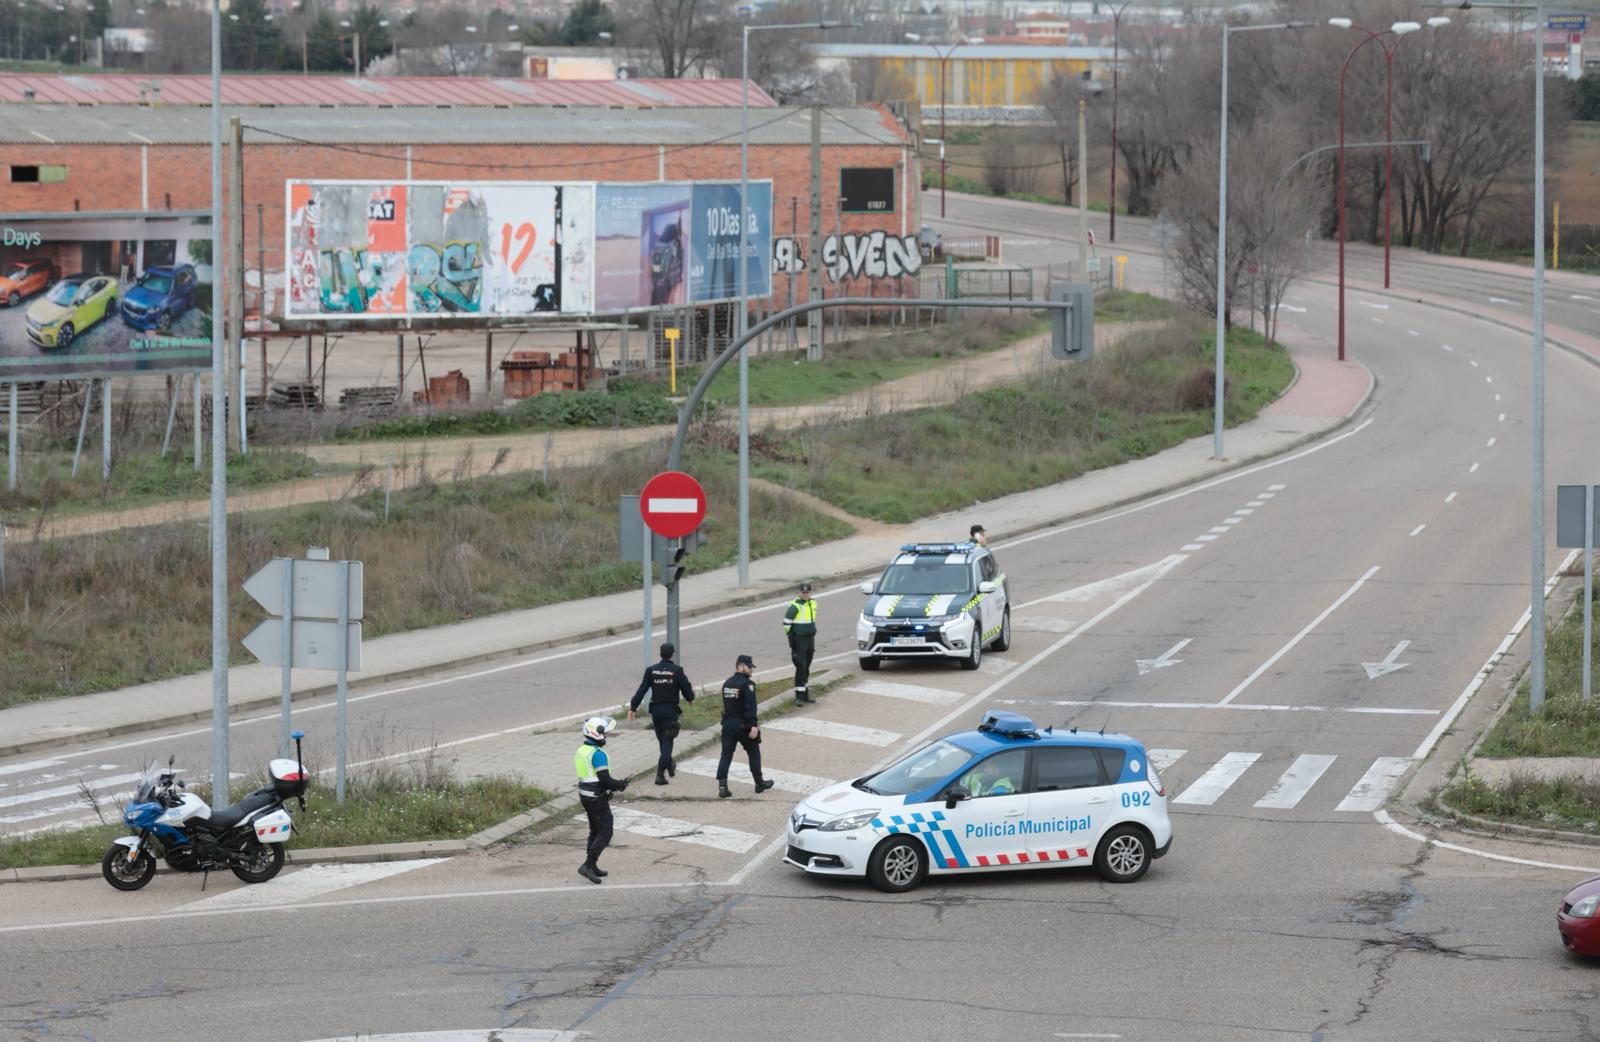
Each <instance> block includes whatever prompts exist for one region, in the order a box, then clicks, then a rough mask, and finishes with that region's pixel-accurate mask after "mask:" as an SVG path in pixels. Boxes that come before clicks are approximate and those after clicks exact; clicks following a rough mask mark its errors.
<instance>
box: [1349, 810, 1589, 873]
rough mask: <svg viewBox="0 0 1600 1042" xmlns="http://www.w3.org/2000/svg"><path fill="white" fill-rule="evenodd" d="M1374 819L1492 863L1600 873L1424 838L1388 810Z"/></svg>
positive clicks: (1585, 867) (1391, 828) (1398, 831)
mask: <svg viewBox="0 0 1600 1042" xmlns="http://www.w3.org/2000/svg"><path fill="white" fill-rule="evenodd" d="M1372 817H1373V819H1374V820H1376V821H1377V823H1378V824H1380V825H1382V826H1383V827H1384V828H1386V829H1388V830H1389V831H1390V832H1393V833H1394V834H1395V835H1397V836H1404V837H1406V838H1407V839H1412V840H1416V841H1417V842H1418V843H1428V844H1431V845H1433V846H1436V847H1439V848H1441V849H1443V850H1453V851H1455V852H1456V853H1458V854H1470V855H1471V856H1473V857H1481V858H1487V859H1488V860H1490V861H1504V862H1506V863H1508V864H1512V865H1526V866H1528V867H1529V868H1553V869H1556V870H1558V871H1561V872H1582V873H1583V874H1584V875H1590V876H1592V875H1595V874H1597V873H1600V868H1596V867H1594V866H1592V865H1563V864H1559V863H1557V862H1555V861H1535V860H1533V859H1532V858H1525V857H1512V856H1511V855H1510V854H1496V853H1494V852H1492V851H1488V850H1474V849H1473V848H1472V847H1464V846H1461V845H1460V844H1459V843H1446V842H1445V841H1444V840H1442V839H1435V838H1434V837H1432V836H1424V835H1423V834H1422V833H1420V832H1413V831H1412V830H1411V829H1408V828H1406V827H1405V826H1404V825H1402V824H1400V823H1399V822H1398V821H1395V820H1394V819H1393V818H1391V817H1390V816H1389V812H1388V811H1386V810H1375V811H1373V812H1372Z"/></svg>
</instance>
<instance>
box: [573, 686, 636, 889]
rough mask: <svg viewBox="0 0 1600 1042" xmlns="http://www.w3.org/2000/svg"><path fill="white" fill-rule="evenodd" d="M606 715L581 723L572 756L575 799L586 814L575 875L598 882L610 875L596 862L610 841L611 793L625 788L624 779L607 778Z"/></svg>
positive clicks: (609, 722)
mask: <svg viewBox="0 0 1600 1042" xmlns="http://www.w3.org/2000/svg"><path fill="white" fill-rule="evenodd" d="M616 727H617V722H616V721H615V720H613V719H612V718H611V717H609V716H591V717H590V718H589V719H587V720H585V721H584V722H583V744H582V745H580V746H578V752H577V754H576V755H575V756H574V757H573V765H574V766H576V767H577V769H578V802H580V803H582V804H583V812H584V813H585V814H587V815H588V816H589V845H588V848H587V856H586V857H585V858H584V861H583V865H582V866H580V867H579V869H578V875H580V876H582V877H583V878H585V879H587V880H588V881H589V882H591V883H598V882H600V880H602V879H604V878H605V877H606V876H607V875H610V873H609V872H607V871H606V870H605V869H603V868H601V867H600V865H599V861H600V855H601V853H602V852H604V851H605V849H606V847H607V846H608V845H610V843H611V794H612V793H613V792H621V791H622V790H623V789H626V788H627V787H628V779H626V778H624V779H622V780H621V781H618V780H617V779H615V778H613V777H611V761H610V760H609V759H608V758H607V757H606V751H605V748H604V746H605V744H606V735H608V734H610V733H611V732H612V731H614V730H616Z"/></svg>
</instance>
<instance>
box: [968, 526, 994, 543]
mask: <svg viewBox="0 0 1600 1042" xmlns="http://www.w3.org/2000/svg"><path fill="white" fill-rule="evenodd" d="M967 542H969V543H977V544H978V545H979V546H988V545H989V533H988V532H985V531H984V530H983V526H982V525H973V526H972V527H971V528H969V529H967Z"/></svg>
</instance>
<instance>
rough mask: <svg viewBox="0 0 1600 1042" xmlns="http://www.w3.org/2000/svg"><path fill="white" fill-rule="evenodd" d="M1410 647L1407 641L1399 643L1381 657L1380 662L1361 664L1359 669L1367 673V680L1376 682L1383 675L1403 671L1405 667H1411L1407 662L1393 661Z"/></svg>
mask: <svg viewBox="0 0 1600 1042" xmlns="http://www.w3.org/2000/svg"><path fill="white" fill-rule="evenodd" d="M1410 646H1411V642H1410V641H1409V640H1402V641H1401V642H1400V643H1398V644H1396V645H1395V646H1394V650H1393V651H1391V652H1389V654H1387V655H1385V656H1384V657H1383V661H1382V662H1363V663H1361V668H1362V669H1364V670H1366V671H1367V679H1368V680H1377V679H1378V678H1379V677H1381V676H1383V675H1384V674H1385V673H1393V672H1395V671H1396V670H1400V669H1405V668H1406V667H1407V666H1409V665H1411V663H1409V662H1396V661H1395V659H1397V658H1399V657H1400V656H1401V654H1403V653H1404V652H1405V650H1406V648H1409V647H1410Z"/></svg>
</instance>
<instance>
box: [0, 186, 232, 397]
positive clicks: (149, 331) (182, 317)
mask: <svg viewBox="0 0 1600 1042" xmlns="http://www.w3.org/2000/svg"><path fill="white" fill-rule="evenodd" d="M211 255H212V253H211V222H210V218H209V216H207V215H205V214H195V213H175V212H163V213H159V214H152V213H94V214H90V213H84V214H79V213H71V214H61V215H59V216H52V217H47V218H27V219H17V220H4V219H0V383H13V382H26V381H32V380H64V379H79V378H84V377H102V376H118V375H123V374H132V373H146V372H162V371H166V372H171V371H188V370H194V369H206V368H209V367H210V365H211V328H210V316H211Z"/></svg>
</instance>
